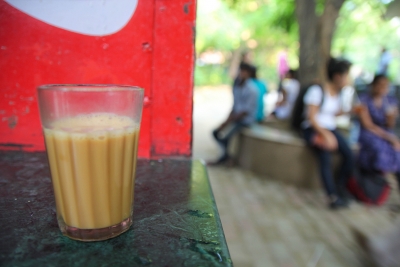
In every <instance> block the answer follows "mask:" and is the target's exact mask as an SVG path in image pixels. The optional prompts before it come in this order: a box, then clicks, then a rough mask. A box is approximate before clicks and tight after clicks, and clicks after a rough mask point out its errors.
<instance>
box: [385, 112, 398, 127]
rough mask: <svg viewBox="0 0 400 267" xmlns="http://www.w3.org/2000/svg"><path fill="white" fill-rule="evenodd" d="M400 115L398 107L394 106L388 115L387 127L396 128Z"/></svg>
mask: <svg viewBox="0 0 400 267" xmlns="http://www.w3.org/2000/svg"><path fill="white" fill-rule="evenodd" d="M398 115H399V111H398V109H397V108H394V109H393V111H391V114H388V115H386V127H388V129H394V127H396V122H397V116H398Z"/></svg>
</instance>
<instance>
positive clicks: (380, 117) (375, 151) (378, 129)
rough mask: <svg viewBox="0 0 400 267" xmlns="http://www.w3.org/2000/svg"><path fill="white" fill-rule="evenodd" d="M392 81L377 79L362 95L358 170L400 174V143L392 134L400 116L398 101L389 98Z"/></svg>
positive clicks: (381, 77) (382, 76) (384, 77)
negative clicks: (389, 87)
mask: <svg viewBox="0 0 400 267" xmlns="http://www.w3.org/2000/svg"><path fill="white" fill-rule="evenodd" d="M388 86H389V80H388V78H387V77H386V76H384V75H377V76H375V78H374V80H373V81H372V84H371V91H370V92H369V93H366V94H364V95H361V96H360V101H361V107H362V108H361V111H360V113H359V116H360V122H361V131H360V137H359V144H360V153H359V154H360V155H359V159H358V163H359V167H360V168H361V169H362V170H365V171H376V172H379V173H382V174H385V173H396V174H398V173H399V171H400V142H399V139H398V138H397V137H396V135H395V134H394V133H393V128H394V127H395V124H396V118H397V115H398V109H397V100H396V99H395V98H394V97H389V96H388V95H387V93H388Z"/></svg>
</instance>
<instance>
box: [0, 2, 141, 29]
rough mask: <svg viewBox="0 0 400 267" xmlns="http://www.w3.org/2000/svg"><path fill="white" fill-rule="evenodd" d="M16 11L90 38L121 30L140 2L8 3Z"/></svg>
mask: <svg viewBox="0 0 400 267" xmlns="http://www.w3.org/2000/svg"><path fill="white" fill-rule="evenodd" d="M5 1H6V2H7V3H8V4H10V5H11V6H13V7H14V8H16V9H18V10H20V11H22V12H24V13H26V14H28V15H30V16H32V17H34V18H36V19H38V20H40V21H43V22H45V23H47V24H50V25H52V26H55V27H58V28H61V29H64V30H68V31H71V32H76V33H80V34H85V35H91V36H104V35H109V34H113V33H116V32H118V31H120V30H121V29H122V28H123V27H124V26H125V25H126V24H127V23H128V22H129V20H130V19H131V18H132V16H133V14H134V13H135V10H136V6H137V3H138V0H94V1H93V0H5Z"/></svg>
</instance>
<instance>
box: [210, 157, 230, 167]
mask: <svg viewBox="0 0 400 267" xmlns="http://www.w3.org/2000/svg"><path fill="white" fill-rule="evenodd" d="M228 160H229V156H228V155H223V156H222V157H220V158H219V159H217V160H216V161H210V162H207V165H210V166H216V165H221V164H224V163H225V162H227V161H228Z"/></svg>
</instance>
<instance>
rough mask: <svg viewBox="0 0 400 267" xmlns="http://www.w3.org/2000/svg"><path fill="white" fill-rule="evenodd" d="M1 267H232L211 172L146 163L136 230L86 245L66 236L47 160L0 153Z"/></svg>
mask: <svg viewBox="0 0 400 267" xmlns="http://www.w3.org/2000/svg"><path fill="white" fill-rule="evenodd" d="M0 196H1V199H0V237H1V238H0V266H35V267H36V266H37V267H41V266H85V267H89V266H114V267H115V266H142V265H143V266H147V265H148V266H231V265H232V262H231V260H230V256H229V251H228V247H227V245H226V241H225V237H224V233H223V230H222V226H221V222H220V219H219V215H218V211H217V207H216V204H215V200H214V197H213V194H212V191H211V187H210V183H209V180H208V177H207V171H206V169H205V167H204V165H203V164H202V163H201V162H199V161H192V160H182V159H167V160H165V159H164V160H139V161H138V168H137V176H136V184H135V205H134V222H133V227H131V229H130V230H129V231H127V232H126V233H124V234H122V235H121V236H118V237H116V238H113V239H110V240H107V241H101V242H91V243H85V242H79V241H74V240H71V239H69V238H67V237H64V236H63V235H62V234H61V232H60V230H59V229H58V225H57V221H56V214H55V203H54V195H53V192H52V185H51V180H50V173H49V167H48V163H47V157H46V155H45V153H24V152H0Z"/></svg>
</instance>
